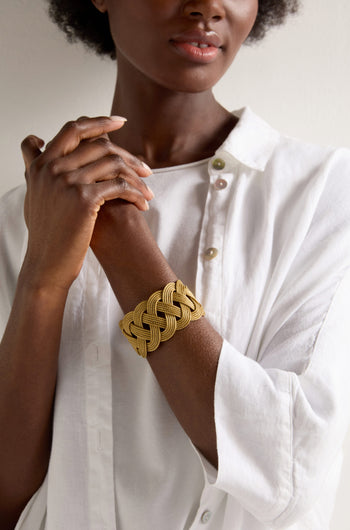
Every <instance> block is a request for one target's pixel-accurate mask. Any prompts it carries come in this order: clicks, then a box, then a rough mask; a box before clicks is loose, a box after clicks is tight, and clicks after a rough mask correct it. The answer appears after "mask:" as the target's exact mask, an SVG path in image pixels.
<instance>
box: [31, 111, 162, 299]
mask: <svg viewBox="0 0 350 530" xmlns="http://www.w3.org/2000/svg"><path fill="white" fill-rule="evenodd" d="M124 123H125V120H123V119H122V118H118V117H112V118H108V117H98V118H86V117H82V118H79V119H78V120H76V121H71V122H68V123H66V124H65V125H64V126H63V128H62V129H61V130H60V131H59V133H58V134H57V135H56V136H55V137H54V138H53V140H51V142H49V143H48V144H47V146H46V149H45V150H43V151H42V148H43V146H44V142H43V140H41V139H40V138H38V137H36V136H33V135H31V136H28V137H27V138H25V139H24V140H23V142H22V146H21V147H22V154H23V158H24V162H25V168H26V170H25V176H26V181H27V193H26V199H25V220H26V224H27V227H28V232H29V237H28V248H27V253H26V257H25V261H24V267H25V270H26V272H27V278H29V280H28V281H30V283H31V285H32V286H34V287H35V288H60V289H61V288H62V289H66V290H68V289H69V287H70V285H71V284H72V282H73V281H74V280H75V278H76V277H77V276H78V274H79V272H80V270H81V267H82V264H83V261H84V257H85V255H86V252H87V250H88V248H89V245H90V243H91V240H92V236H93V233H94V228H95V224H96V221H97V218H98V213H99V210H100V208H101V207H102V206H103V205H104V203H105V202H106V201H114V205H115V206H116V207H117V208H118V202H119V203H122V204H125V201H127V202H128V203H131V204H133V205H134V207H133V210H135V211H136V209H135V206H136V208H137V209H138V210H141V211H143V210H147V209H148V202H147V201H149V200H150V199H152V197H153V193H152V192H151V190H150V189H149V188H148V187H147V185H146V184H145V182H144V180H143V177H147V176H148V175H149V174H150V173H151V171H150V170H149V168H147V166H145V164H143V163H142V162H141V161H140V160H139V159H138V158H136V157H135V156H133V155H131V154H130V153H128V152H127V151H125V150H124V149H122V148H120V147H118V146H117V145H115V144H113V143H112V142H111V141H110V140H109V139H108V136H107V133H109V132H111V131H114V130H117V129H119V128H121V127H122V126H123V125H124ZM115 199H122V201H115Z"/></svg>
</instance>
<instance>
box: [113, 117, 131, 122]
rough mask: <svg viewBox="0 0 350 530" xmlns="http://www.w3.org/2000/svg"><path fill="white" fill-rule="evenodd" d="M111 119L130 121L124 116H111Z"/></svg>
mask: <svg viewBox="0 0 350 530" xmlns="http://www.w3.org/2000/svg"><path fill="white" fill-rule="evenodd" d="M109 119H110V120H112V121H122V122H125V121H128V120H127V118H124V117H123V116H110V117H109Z"/></svg>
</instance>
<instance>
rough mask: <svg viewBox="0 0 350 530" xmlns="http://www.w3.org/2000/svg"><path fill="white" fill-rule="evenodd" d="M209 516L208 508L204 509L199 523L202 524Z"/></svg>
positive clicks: (207, 520)
mask: <svg viewBox="0 0 350 530" xmlns="http://www.w3.org/2000/svg"><path fill="white" fill-rule="evenodd" d="M210 518H211V512H210V511H209V510H205V512H203V513H202V517H201V523H203V524H206V523H208V522H209V519H210Z"/></svg>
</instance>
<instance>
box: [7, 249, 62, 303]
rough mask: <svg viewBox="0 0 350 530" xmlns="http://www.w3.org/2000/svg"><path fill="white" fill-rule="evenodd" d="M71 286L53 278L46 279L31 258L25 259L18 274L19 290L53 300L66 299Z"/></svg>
mask: <svg viewBox="0 0 350 530" xmlns="http://www.w3.org/2000/svg"><path fill="white" fill-rule="evenodd" d="M69 288H70V284H69V285H68V284H67V285H59V284H55V283H54V282H52V281H51V280H47V279H45V277H44V276H43V275H42V274H41V273H40V272H39V271H37V270H36V269H35V267H34V266H33V265H32V263H31V261H30V260H29V259H27V258H25V259H24V262H23V264H22V268H21V270H20V273H19V276H18V281H17V291H20V292H22V293H24V294H25V295H26V296H36V297H37V298H40V299H41V298H42V299H45V298H47V299H50V300H52V301H55V300H61V301H65V300H66V298H67V296H68V292H69Z"/></svg>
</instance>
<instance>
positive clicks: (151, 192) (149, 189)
mask: <svg viewBox="0 0 350 530" xmlns="http://www.w3.org/2000/svg"><path fill="white" fill-rule="evenodd" d="M146 186H147V184H146ZM147 189H148V191H149V192H150V194H151V195H152V199H153V198H154V193H153V191H152V190H151V188H150V187H149V186H147Z"/></svg>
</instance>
